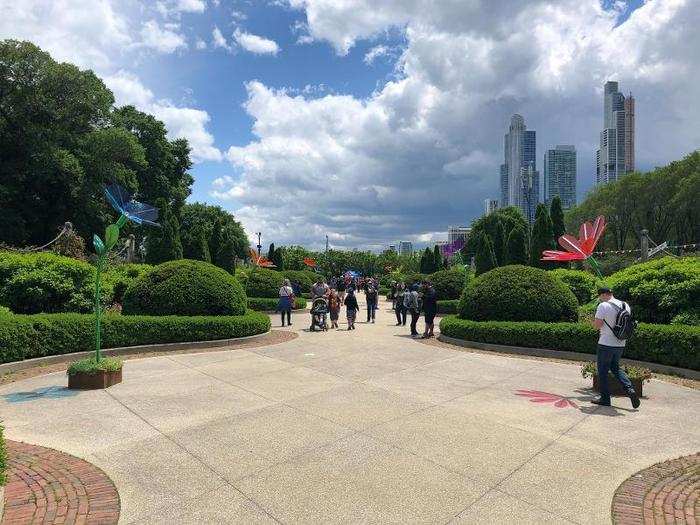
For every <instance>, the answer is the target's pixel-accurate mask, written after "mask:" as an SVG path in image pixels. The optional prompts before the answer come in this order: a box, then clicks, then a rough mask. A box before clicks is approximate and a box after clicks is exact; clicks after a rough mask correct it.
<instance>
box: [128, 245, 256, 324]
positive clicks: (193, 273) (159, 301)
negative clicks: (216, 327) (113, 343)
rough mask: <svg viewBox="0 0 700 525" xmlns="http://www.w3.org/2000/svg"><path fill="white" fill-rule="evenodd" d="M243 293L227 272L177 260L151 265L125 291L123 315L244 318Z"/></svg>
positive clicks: (209, 265) (207, 265)
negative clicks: (236, 316)
mask: <svg viewBox="0 0 700 525" xmlns="http://www.w3.org/2000/svg"><path fill="white" fill-rule="evenodd" d="M245 311H246V294H245V292H244V291H243V287H242V286H241V284H240V283H239V282H238V281H237V280H236V279H235V278H234V277H233V276H232V275H231V274H230V273H228V272H227V271H226V270H223V269H221V268H219V267H218V266H214V265H213V264H210V263H207V262H204V261H194V260H191V259H179V260H174V261H168V262H164V263H162V264H159V265H158V266H154V267H153V268H151V269H150V270H148V271H146V272H145V273H144V274H143V275H141V276H140V277H138V278H136V279H135V280H134V281H133V282H131V284H129V286H128V287H127V289H126V293H125V294H124V304H123V308H122V312H123V313H124V314H125V315H181V316H188V315H243V314H244V313H245Z"/></svg>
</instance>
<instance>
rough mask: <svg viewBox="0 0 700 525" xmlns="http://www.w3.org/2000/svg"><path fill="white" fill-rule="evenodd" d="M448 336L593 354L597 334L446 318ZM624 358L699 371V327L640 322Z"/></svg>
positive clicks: (587, 329) (579, 326)
mask: <svg viewBox="0 0 700 525" xmlns="http://www.w3.org/2000/svg"><path fill="white" fill-rule="evenodd" d="M440 332H441V333H442V334H444V335H446V336H448V337H454V338H456V339H463V340H466V341H475V342H480V343H492V344H499V345H511V346H524V347H528V348H545V349H549V350H561V351H569V352H581V353H584V354H595V353H596V347H597V342H598V332H597V331H596V330H595V328H593V327H592V326H590V325H587V324H584V323H542V322H510V321H505V322H503V321H483V322H479V321H469V320H466V319H459V318H457V317H453V316H450V317H445V318H443V319H442V321H441V322H440ZM624 357H626V358H628V359H637V360H640V361H649V362H652V363H659V364H662V365H668V366H679V367H682V368H689V369H691V370H700V327H694V326H676V325H660V324H646V323H640V324H639V325H638V327H637V330H636V332H635V334H634V336H633V337H632V338H631V339H630V340H628V341H627V346H626V347H625V352H624Z"/></svg>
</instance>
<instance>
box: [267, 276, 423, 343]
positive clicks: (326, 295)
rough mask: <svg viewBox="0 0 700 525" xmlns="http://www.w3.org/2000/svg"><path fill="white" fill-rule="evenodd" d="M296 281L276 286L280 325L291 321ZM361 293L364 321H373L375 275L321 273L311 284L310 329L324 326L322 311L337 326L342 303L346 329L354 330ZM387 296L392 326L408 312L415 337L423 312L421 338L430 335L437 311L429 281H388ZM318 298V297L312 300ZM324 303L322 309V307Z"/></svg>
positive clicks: (376, 298) (376, 300)
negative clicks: (327, 277) (364, 305)
mask: <svg viewBox="0 0 700 525" xmlns="http://www.w3.org/2000/svg"><path fill="white" fill-rule="evenodd" d="M300 292H301V290H300V287H299V284H298V283H291V282H290V281H289V280H287V279H285V281H284V283H283V285H282V287H281V288H280V292H279V294H280V303H279V307H278V309H279V311H280V312H281V315H282V326H285V320H286V321H287V323H288V324H289V325H291V324H292V323H291V310H292V308H293V305H294V298H295V297H298V296H299V295H300ZM358 293H364V294H365V302H366V309H367V323H374V322H375V321H376V317H377V310H378V308H379V306H378V305H379V279H378V278H377V277H363V276H357V275H352V274H350V273H347V274H345V275H340V276H333V277H331V278H330V280H329V281H328V282H326V279H325V278H324V277H322V276H319V278H318V279H317V280H316V282H315V283H314V284H313V285H312V286H311V301H312V307H311V313H312V319H314V316H318V320H312V325H311V329H312V330H314V327H315V325H318V327H319V328H321V329H327V327H326V319H325V315H326V313H327V314H328V316H329V317H330V327H331V328H338V319H339V317H340V311H341V309H342V307H343V306H345V315H346V319H347V323H348V327H347V329H348V330H355V322H356V320H357V316H358V313H359V310H360V306H359V304H358V302H357V294H358ZM388 298H389V299H390V300H391V301H392V309H393V311H394V314H395V315H396V326H406V322H407V318H408V317H409V316H410V319H411V322H410V330H411V336H412V337H418V336H420V335H421V334H420V333H419V332H418V328H417V324H418V320H419V319H420V315H421V313H422V314H423V316H424V321H425V329H424V332H423V334H422V337H423V338H426V339H427V338H429V337H434V330H435V316H436V315H437V293H436V292H435V288H434V287H433V285H432V283H431V282H430V281H428V280H425V281H423V282H421V283H415V284H412V285H410V286H409V285H407V284H406V283H403V282H397V281H392V282H391V285H390V289H389V295H388ZM317 299H321V300H322V301H320V302H319V301H316V300H317ZM324 305H325V310H324Z"/></svg>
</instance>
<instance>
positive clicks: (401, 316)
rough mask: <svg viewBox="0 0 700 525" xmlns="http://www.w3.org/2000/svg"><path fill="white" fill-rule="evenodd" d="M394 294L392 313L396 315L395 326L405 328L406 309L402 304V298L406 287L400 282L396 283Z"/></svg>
mask: <svg viewBox="0 0 700 525" xmlns="http://www.w3.org/2000/svg"><path fill="white" fill-rule="evenodd" d="M395 294H396V295H395V297H394V313H395V314H396V326H406V307H405V306H404V304H403V298H404V295H405V294H406V285H405V284H404V283H401V282H400V283H397V284H396V292H395Z"/></svg>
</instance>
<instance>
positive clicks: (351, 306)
mask: <svg viewBox="0 0 700 525" xmlns="http://www.w3.org/2000/svg"><path fill="white" fill-rule="evenodd" d="M345 308H346V312H347V317H348V330H354V329H355V317H357V311H358V310H359V309H360V307H359V306H358V304H357V298H356V297H355V290H354V289H353V288H350V289H349V290H348V295H347V296H346V297H345Z"/></svg>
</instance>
